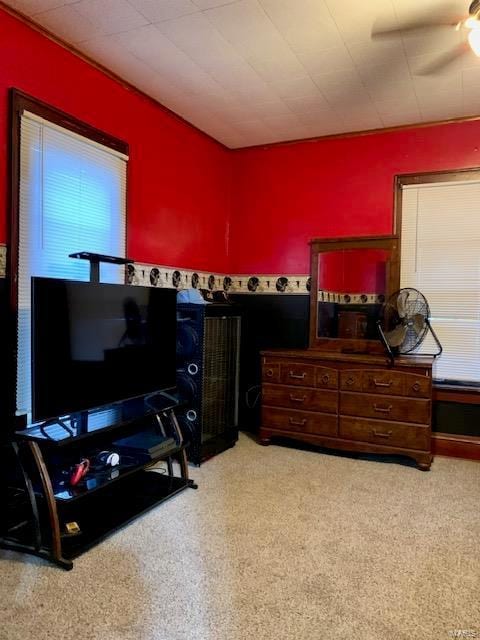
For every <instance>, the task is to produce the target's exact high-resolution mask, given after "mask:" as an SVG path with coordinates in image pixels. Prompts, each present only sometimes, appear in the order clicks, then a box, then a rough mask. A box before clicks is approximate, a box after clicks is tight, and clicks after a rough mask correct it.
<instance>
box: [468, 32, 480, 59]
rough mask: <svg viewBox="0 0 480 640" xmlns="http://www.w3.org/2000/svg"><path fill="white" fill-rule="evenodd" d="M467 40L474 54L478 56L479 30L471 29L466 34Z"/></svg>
mask: <svg viewBox="0 0 480 640" xmlns="http://www.w3.org/2000/svg"><path fill="white" fill-rule="evenodd" d="M468 42H469V43H470V46H471V48H472V51H473V53H474V54H475V55H476V56H480V30H479V29H472V30H471V31H470V33H469V34H468Z"/></svg>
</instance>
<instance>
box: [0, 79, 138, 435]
mask: <svg viewBox="0 0 480 640" xmlns="http://www.w3.org/2000/svg"><path fill="white" fill-rule="evenodd" d="M23 111H30V112H31V113H34V114H36V115H38V116H40V117H42V118H44V119H45V120H48V121H50V122H52V123H54V124H56V125H59V126H60V127H63V128H64V129H67V130H69V131H72V132H73V133H76V134H78V135H80V136H83V137H84V138H88V139H89V140H93V141H95V142H98V143H100V144H102V145H104V146H105V147H108V148H110V149H113V150H115V151H118V152H120V153H122V154H124V155H126V156H128V155H129V145H128V143H127V142H124V141H123V140H120V139H119V138H115V137H114V136H112V135H110V134H108V133H105V132H104V131H101V130H100V129H97V128H95V127H93V126H91V125H90V124H88V123H86V122H83V121H81V120H79V119H78V118H76V117H74V116H72V115H70V114H68V113H65V112H64V111H61V110H60V109H57V108H56V107H52V106H50V105H48V104H46V103H45V102H42V101H41V100H38V99H37V98H34V97H33V96H30V95H28V94H26V93H24V92H23V91H20V90H19V89H16V88H11V89H10V90H9V141H8V142H9V154H8V157H9V163H8V171H9V180H8V193H7V197H8V211H9V216H8V225H9V226H8V232H7V233H8V236H7V237H8V239H9V240H8V249H7V250H8V257H7V264H6V277H7V279H8V281H9V289H10V292H9V309H10V317H9V327H8V329H9V330H8V335H9V339H10V345H11V347H10V348H11V352H10V357H9V358H8V360H9V363H8V365H7V368H8V379H9V381H10V383H9V387H8V389H7V397H8V415H9V416H12V423H13V424H12V428H13V429H15V428H17V427H18V426H19V425H18V421H16V418H15V383H14V380H15V379H16V371H17V322H18V258H19V209H20V124H21V115H22V113H23ZM128 200H129V198H128V165H127V191H126V201H125V221H126V229H125V255H127V252H126V248H127V246H128ZM20 426H23V423H21V424H20Z"/></svg>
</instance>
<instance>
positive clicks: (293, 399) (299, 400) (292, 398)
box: [290, 394, 307, 402]
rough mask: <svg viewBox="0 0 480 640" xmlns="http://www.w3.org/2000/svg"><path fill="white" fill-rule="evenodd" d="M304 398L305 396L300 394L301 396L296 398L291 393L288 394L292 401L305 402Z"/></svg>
mask: <svg viewBox="0 0 480 640" xmlns="http://www.w3.org/2000/svg"><path fill="white" fill-rule="evenodd" d="M306 399H307V396H302V397H301V398H297V397H296V396H294V395H293V394H290V400H291V401H292V402H305V400H306Z"/></svg>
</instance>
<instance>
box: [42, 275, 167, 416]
mask: <svg viewBox="0 0 480 640" xmlns="http://www.w3.org/2000/svg"><path fill="white" fill-rule="evenodd" d="M175 357H176V291H175V290H173V289H156V288H153V287H136V286H130V285H119V284H99V283H90V282H77V281H72V280H57V279H53V278H32V404H33V418H34V420H37V421H38V420H46V419H49V418H54V417H58V416H63V415H67V414H70V413H76V412H80V411H85V410H88V409H92V408H94V407H100V406H103V405H107V404H110V403H113V402H116V401H120V400H126V399H129V398H134V397H137V396H141V395H146V394H149V393H154V392H156V391H165V390H171V389H173V388H174V387H175V384H176V381H175V376H176V368H175Z"/></svg>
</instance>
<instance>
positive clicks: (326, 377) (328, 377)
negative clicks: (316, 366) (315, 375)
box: [322, 373, 330, 384]
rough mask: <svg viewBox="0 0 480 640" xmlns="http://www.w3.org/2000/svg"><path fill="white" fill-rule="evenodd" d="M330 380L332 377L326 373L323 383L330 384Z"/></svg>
mask: <svg viewBox="0 0 480 640" xmlns="http://www.w3.org/2000/svg"><path fill="white" fill-rule="evenodd" d="M329 380H330V376H329V375H328V373H325V374H324V375H323V376H322V382H323V384H328V381H329Z"/></svg>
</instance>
